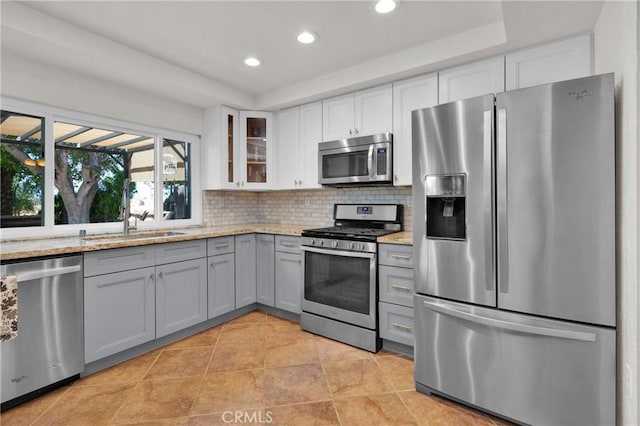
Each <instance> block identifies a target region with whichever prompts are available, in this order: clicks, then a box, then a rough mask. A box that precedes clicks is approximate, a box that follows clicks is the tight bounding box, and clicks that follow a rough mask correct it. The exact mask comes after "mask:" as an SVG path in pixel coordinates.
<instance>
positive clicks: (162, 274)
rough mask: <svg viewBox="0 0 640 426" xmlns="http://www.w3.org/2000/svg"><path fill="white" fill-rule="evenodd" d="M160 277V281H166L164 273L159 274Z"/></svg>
mask: <svg viewBox="0 0 640 426" xmlns="http://www.w3.org/2000/svg"><path fill="white" fill-rule="evenodd" d="M158 277H160V279H161V280H163V279H164V272H160V273H159V274H158Z"/></svg>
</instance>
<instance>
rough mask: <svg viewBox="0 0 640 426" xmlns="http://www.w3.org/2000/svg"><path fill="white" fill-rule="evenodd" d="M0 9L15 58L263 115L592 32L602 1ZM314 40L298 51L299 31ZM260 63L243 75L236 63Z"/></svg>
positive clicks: (5, 46) (5, 45)
mask: <svg viewBox="0 0 640 426" xmlns="http://www.w3.org/2000/svg"><path fill="white" fill-rule="evenodd" d="M373 6H374V2H373V1H253V2H248V1H195V2H189V1H173V2H171V1H170V2H160V1H140V2H134V1H128V2H126V1H87V2H76V1H27V2H4V1H3V2H2V3H1V5H0V7H1V8H2V9H1V12H2V45H1V49H2V52H3V55H4V54H5V53H7V54H16V55H20V56H24V57H30V58H35V59H37V60H39V61H42V62H44V63H51V64H54V65H57V66H62V67H68V68H70V69H74V70H76V71H79V72H82V73H85V74H88V75H93V76H95V77H98V78H101V79H107V80H110V81H115V82H118V83H121V84H123V85H125V86H132V87H136V88H141V89H143V90H148V91H151V92H153V93H157V94H161V95H163V96H166V97H168V98H170V99H176V100H180V101H181V102H186V103H188V104H191V105H195V106H199V107H207V106H211V105H213V104H216V103H220V102H222V103H226V104H229V105H232V106H237V107H241V108H260V109H269V108H277V107H282V106H286V105H293V104H296V103H302V102H305V101H308V100H312V99H319V98H320V97H326V96H329V95H333V94H337V93H343V92H346V91H349V90H353V89H356V88H360V87H365V86H369V85H372V84H377V83H381V82H385V81H392V80H394V79H398V78H401V77H406V76H410V75H415V74H418V73H423V72H428V71H433V70H437V69H441V68H443V67H444V66H451V65H453V64H458V63H462V62H465V61H469V60H472V59H477V58H479V57H486V56H490V55H494V54H499V53H503V52H506V51H509V50H514V49H517V48H521V47H523V46H528V45H532V44H536V43H541V42H544V41H548V40H552V39H556V38H561V37H566V36H569V35H573V34H581V33H586V32H590V31H591V30H592V29H593V26H594V24H595V22H596V20H597V17H598V15H599V13H600V9H601V7H602V1H584V2H578V1H569V2H556V1H541V2H538V1H533V2H529V1H515V2H502V1H401V2H400V3H399V7H398V8H397V9H396V10H395V11H394V12H392V13H390V14H387V15H379V14H377V13H375V12H374V10H373ZM304 29H307V30H312V31H314V32H316V33H317V34H319V40H318V41H317V42H316V43H315V44H313V45H301V44H299V43H298V42H297V41H296V39H295V37H296V35H297V33H298V32H299V31H301V30H304ZM248 55H256V56H258V57H260V58H262V59H263V61H264V64H263V66H261V67H258V68H249V67H246V66H245V65H244V64H243V63H242V58H243V57H245V56H248Z"/></svg>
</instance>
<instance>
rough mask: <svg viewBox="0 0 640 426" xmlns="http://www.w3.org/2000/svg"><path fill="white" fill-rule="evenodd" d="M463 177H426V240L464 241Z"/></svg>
mask: <svg viewBox="0 0 640 426" xmlns="http://www.w3.org/2000/svg"><path fill="white" fill-rule="evenodd" d="M466 184H467V176H466V175H465V174H463V173H460V174H450V175H428V176H427V177H426V182H425V187H426V188H425V189H426V198H427V200H426V213H427V238H430V239H447V240H464V239H466V237H467V236H466V198H467V197H466V186H467V185H466Z"/></svg>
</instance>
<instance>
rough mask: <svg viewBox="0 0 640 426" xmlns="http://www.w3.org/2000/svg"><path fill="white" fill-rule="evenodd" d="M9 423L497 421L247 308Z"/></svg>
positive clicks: (54, 395) (2, 417) (14, 412)
mask: <svg viewBox="0 0 640 426" xmlns="http://www.w3.org/2000/svg"><path fill="white" fill-rule="evenodd" d="M0 423H1V424H2V425H3V426H9V425H92V426H93V425H124V424H148V425H226V424H258V425H265V424H272V425H304V426H307V425H363V426H365V425H366V426H369V425H394V426H395V425H456V426H457V425H504V424H505V423H504V422H502V421H500V420H497V419H494V418H490V417H489V416H487V415H485V414H483V413H480V412H477V411H473V410H471V409H468V408H465V407H462V406H459V405H457V404H454V403H452V402H448V401H446V400H443V399H440V398H435V397H428V396H425V395H422V394H420V393H417V392H415V389H414V382H413V362H412V360H411V359H410V358H406V357H404V356H401V355H397V354H394V353H391V352H387V351H381V352H379V353H377V354H371V353H369V352H366V351H362V350H359V349H356V348H353V347H351V346H348V345H344V344H342V343H338V342H335V341H333V340H330V339H326V338H324V337H320V336H315V335H313V334H310V333H307V332H304V331H302V330H301V329H300V326H299V325H298V324H296V323H294V322H291V321H287V320H283V319H280V318H277V317H274V316H271V315H268V314H265V313H262V312H258V311H255V312H251V313H249V314H247V315H244V316H242V317H240V318H237V319H235V320H233V321H229V322H227V323H225V324H223V325H220V326H218V327H215V328H211V329H209V330H207V331H204V332H202V333H200V334H197V335H195V336H191V337H189V338H186V339H183V340H181V341H179V342H176V343H174V344H171V345H168V346H166V347H164V348H161V349H158V350H156V351H153V352H150V353H147V354H145V355H141V356H139V357H137V358H134V359H132V360H129V361H126V362H124V363H122V364H119V365H117V366H114V367H112V368H109V369H107V370H104V371H101V372H99V373H96V374H93V375H91V376H88V377H85V378H82V379H80V380H78V381H76V382H74V383H73V384H71V385H68V386H66V387H63V388H60V389H58V390H56V391H53V392H51V393H49V394H46V395H44V396H42V397H40V398H38V399H35V400H32V401H30V402H27V403H25V404H23V405H20V406H18V407H15V408H13V409H11V410H7V411H5V412H3V413H1V414H0Z"/></svg>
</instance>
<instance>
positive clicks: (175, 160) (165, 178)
mask: <svg viewBox="0 0 640 426" xmlns="http://www.w3.org/2000/svg"><path fill="white" fill-rule="evenodd" d="M190 148H191V147H190V144H188V143H186V142H179V141H174V140H170V139H165V140H164V141H163V143H162V217H163V218H164V219H166V220H173V219H189V218H190V217H191V167H190V164H189V157H190V151H191V149H190Z"/></svg>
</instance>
